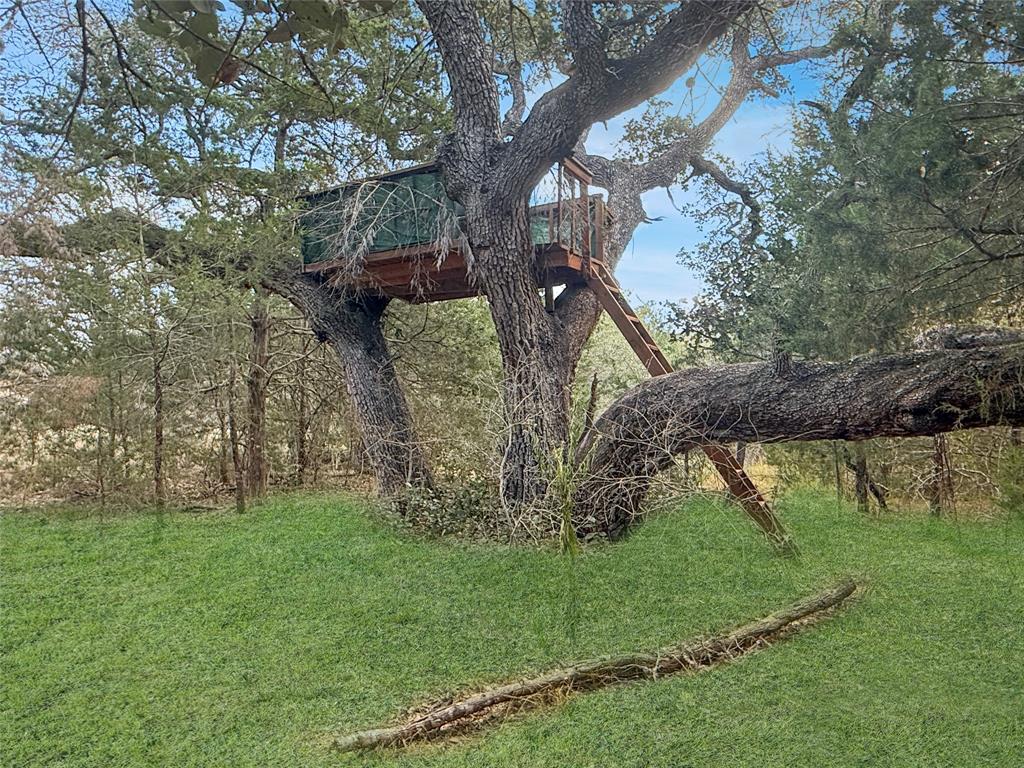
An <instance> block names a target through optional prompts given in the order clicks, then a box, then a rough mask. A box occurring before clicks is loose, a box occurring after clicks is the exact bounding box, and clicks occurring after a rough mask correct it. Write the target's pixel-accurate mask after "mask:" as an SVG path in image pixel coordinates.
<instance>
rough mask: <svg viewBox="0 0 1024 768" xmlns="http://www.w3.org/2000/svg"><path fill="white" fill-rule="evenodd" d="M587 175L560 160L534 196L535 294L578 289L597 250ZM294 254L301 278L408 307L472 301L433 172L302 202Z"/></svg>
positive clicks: (400, 175) (600, 205) (457, 229)
mask: <svg viewBox="0 0 1024 768" xmlns="http://www.w3.org/2000/svg"><path fill="white" fill-rule="evenodd" d="M592 180H593V179H592V176H591V174H590V171H588V170H587V169H586V167H584V166H583V165H582V164H581V163H579V162H578V161H576V160H574V159H572V158H568V159H566V160H564V161H562V162H561V163H559V164H558V165H557V166H555V168H554V169H552V172H551V173H550V174H549V175H548V177H546V178H545V180H544V181H542V182H541V184H540V185H538V187H537V189H536V190H535V191H534V195H533V197H534V202H535V203H536V204H535V205H533V206H531V208H530V233H531V236H532V239H533V243H534V252H535V259H536V262H535V265H536V270H535V271H536V274H537V276H538V288H539V289H540V288H543V289H545V293H546V296H547V301H548V303H549V304H550V302H551V300H552V295H553V290H552V289H553V288H554V287H555V286H558V285H566V284H570V283H581V282H586V281H587V278H588V275H589V274H590V273H591V272H592V271H593V268H594V265H593V263H592V262H593V261H594V260H598V261H599V260H600V257H601V255H602V254H603V252H604V233H605V230H606V228H607V225H608V222H609V221H610V217H611V214H610V212H609V211H608V209H607V207H606V206H605V204H604V200H603V198H602V197H601V196H600V195H591V194H589V193H588V187H589V185H590V183H591V182H592ZM306 202H307V210H306V213H305V214H304V216H303V221H302V223H303V241H302V256H303V269H304V270H305V271H307V272H321V273H328V274H330V275H331V276H332V277H334V278H336V279H338V280H340V281H344V282H347V283H349V284H352V285H356V286H358V287H360V288H362V289H363V290H367V291H376V292H379V293H381V294H384V295H386V296H391V297H393V298H398V299H404V300H406V301H411V302H429V301H443V300H446V299H458V298H465V297H468V296H476V295H479V294H480V289H479V288H478V287H477V286H476V285H475V284H474V282H473V280H472V276H471V275H470V274H469V273H468V270H467V266H466V258H465V247H464V242H463V238H462V234H461V233H462V227H461V224H462V213H463V212H462V208H461V206H460V205H459V204H458V203H456V202H455V201H453V200H452V199H451V198H449V197H448V196H447V194H446V193H445V189H444V183H443V181H442V179H441V173H440V170H439V169H438V168H437V166H436V165H434V164H426V165H419V166H415V167H412V168H407V169H404V170H401V171H395V172H393V173H388V174H384V175H381V176H375V177H372V178H368V179H363V180H360V181H354V182H349V183H348V184H345V185H343V186H341V187H338V188H336V189H330V190H327V191H324V192H320V193H317V194H314V195H310V196H309V197H307V198H306Z"/></svg>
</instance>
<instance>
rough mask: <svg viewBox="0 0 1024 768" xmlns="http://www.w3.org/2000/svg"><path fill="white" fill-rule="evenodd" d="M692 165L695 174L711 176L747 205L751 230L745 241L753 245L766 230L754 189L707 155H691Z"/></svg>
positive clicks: (720, 185)
mask: <svg viewBox="0 0 1024 768" xmlns="http://www.w3.org/2000/svg"><path fill="white" fill-rule="evenodd" d="M690 167H691V168H693V175H694V176H700V175H703V176H708V177H710V178H711V179H712V180H713V181H714V182H715V183H716V184H717V185H718V186H719V187H721V188H722V189H724V190H725V191H726V192H732V193H733V194H734V195H736V196H738V197H739V198H740V200H742V201H743V204H744V205H745V206H747V211H748V215H747V220H748V221H749V222H750V231H749V232H747V234H746V235H744V237H743V242H744V243H745V244H747V245H752V244H753V243H754V241H756V240H757V238H758V237H759V236H760V235H761V232H763V231H764V228H763V227H762V225H761V204H760V203H759V202H758V201H757V196H756V195H754V191H753V190H752V189H751V188H750V187H749V186H747V185H746V184H744V183H743V182H742V181H740V180H739V179H733V178H731V177H730V176H729V174H727V173H726V172H725V171H724V170H723V169H722V167H721V166H719V165H718V164H717V163H715V162H714V161H712V160H709V159H708V158H706V157H691V158H690Z"/></svg>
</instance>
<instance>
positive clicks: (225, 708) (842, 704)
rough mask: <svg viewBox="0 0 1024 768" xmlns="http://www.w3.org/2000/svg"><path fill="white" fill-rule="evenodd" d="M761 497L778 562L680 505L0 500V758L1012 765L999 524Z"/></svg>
mask: <svg viewBox="0 0 1024 768" xmlns="http://www.w3.org/2000/svg"><path fill="white" fill-rule="evenodd" d="M780 510H781V512H782V514H783V515H784V516H785V519H786V521H787V522H788V523H789V525H790V527H791V528H792V529H793V530H794V532H795V534H796V538H797V540H798V542H799V543H800V545H801V548H802V552H803V554H802V555H801V556H800V557H799V558H794V559H785V558H780V557H778V556H775V555H773V554H772V552H771V551H770V550H769V548H768V546H767V545H766V544H765V543H764V542H763V541H762V540H761V539H760V538H759V537H758V535H757V534H756V533H755V532H754V531H753V529H751V528H750V527H748V526H747V524H746V523H745V521H744V519H743V518H742V515H741V513H740V512H738V511H737V510H736V509H735V508H733V507H730V506H728V505H725V504H719V503H714V502H711V501H695V502H691V503H689V504H687V505H685V506H683V507H681V508H680V509H679V510H678V511H677V512H673V513H671V514H663V515H661V516H659V517H658V518H656V519H654V520H653V521H651V522H650V523H649V524H647V525H645V526H643V527H642V528H641V529H640V530H639V531H638V532H637V534H636V535H634V536H633V537H631V538H630V539H629V540H628V541H626V542H624V543H622V544H618V545H614V546H600V547H596V548H592V549H591V550H589V551H587V552H585V553H584V554H583V555H582V556H581V557H580V558H579V559H578V560H576V561H571V560H569V559H568V558H566V557H564V556H561V555H559V554H558V553H557V552H554V551H540V550H529V549H511V548H505V547H500V546H490V545H468V544H460V543H457V542H453V541H444V540H442V541H435V540H424V539H418V538H416V537H414V536H413V535H411V534H406V533H400V532H396V531H394V530H393V529H391V528H389V527H388V526H387V525H385V524H383V523H381V522H379V521H377V520H375V519H374V516H373V514H372V512H370V511H367V510H366V509H364V508H361V506H360V504H359V503H358V502H356V501H354V500H352V499H349V498H344V497H341V498H335V497H295V498H284V499H279V500H275V501H272V502H270V503H267V504H266V505H264V506H263V507H262V508H260V509H258V510H256V511H253V512H251V513H248V514H246V515H244V516H241V517H238V516H235V515H233V514H227V513H225V514H221V513H216V514H209V515H206V516H198V517H197V516H189V515H184V514H163V515H161V514H156V513H153V514H136V515H132V516H122V517H119V518H117V517H114V518H110V517H108V518H106V519H100V518H98V517H96V516H89V517H86V518H82V517H81V516H80V515H76V513H74V512H71V511H68V512H66V513H53V512H48V513H46V514H45V515H44V514H42V513H34V512H19V513H9V514H6V515H4V516H3V519H2V523H0V525H2V528H0V532H2V568H3V572H2V612H3V613H2V638H0V642H2V649H0V650H2V659H0V664H2V684H3V688H2V699H0V710H2V711H0V733H2V743H0V755H2V760H3V764H4V765H11V766H42V765H55V766H56V765H60V766H103V767H104V768H111V767H113V766H127V765H139V766H143V765H166V766H176V767H181V766H293V765H294V766H300V765H301V766H325V765H331V766H338V765H341V766H359V765H386V766H390V765H396V766H397V765H401V766H428V765H443V766H487V767H489V768H493V767H494V766H553V767H554V766H558V767H559V768H565V767H570V766H601V767H602V768H604V767H605V766H638V767H639V766H665V767H666V768H668V767H669V766H671V768H682V767H684V766H730V767H731V766H758V767H759V768H760V767H766V766H786V767H787V768H792V766H900V767H901V768H906V767H907V766H1022V765H1024V523H1021V522H1019V521H1018V522H1009V523H1006V522H1001V523H955V522H953V521H935V520H930V519H927V518H922V517H915V518H913V519H906V518H904V519H898V518H886V519H883V520H865V519H863V518H860V517H858V516H857V514H856V512H855V511H854V510H853V509H852V508H850V507H846V506H844V507H842V508H840V507H838V506H837V504H836V502H835V501H834V500H832V499H829V498H828V497H827V496H825V495H820V496H817V495H814V494H810V493H803V494H796V495H793V496H790V497H789V498H788V499H787V500H785V501H784V502H783V503H781V504H780ZM847 573H849V574H853V575H855V576H858V577H860V578H861V579H863V580H865V582H866V584H867V588H866V590H865V592H864V594H863V596H862V598H861V599H860V600H859V601H858V602H856V603H854V604H852V605H850V606H848V607H847V608H846V609H844V610H843V611H842V612H841V613H839V614H837V615H836V616H834V617H833V618H831V619H829V620H828V621H826V622H824V623H822V624H820V625H818V626H815V627H813V628H811V629H809V630H807V631H805V632H803V633H801V634H799V635H797V636H796V637H794V638H792V639H790V640H789V641H787V642H784V643H781V644H778V645H776V646H774V647H771V648H769V649H767V650H764V651H761V652H759V653H755V654H753V655H750V656H747V657H744V658H743V659H741V660H739V661H737V662H735V663H733V664H730V665H726V666H722V667H719V668H717V669H715V670H712V671H708V672H703V673H701V674H698V675H690V676H677V677H671V678H666V679H663V680H660V681H657V682H654V683H638V684H633V685H628V686H622V687H617V688H611V689H606V690H604V691H600V692H595V693H590V694H586V695H581V696H578V697H576V698H574V699H572V700H570V701H569V702H568V703H566V704H565V705H563V706H560V707H558V708H555V709H549V710H544V711H536V712H533V713H531V714H528V715H523V716H520V717H518V718H515V719H512V720H510V721H507V722H505V723H503V724H501V725H499V726H498V727H496V728H493V729H490V730H488V731H486V732H484V733H481V734H477V735H474V736H472V737H466V738H464V739H463V740H461V741H460V742H459V743H456V744H454V745H428V746H421V747H417V748H415V749H412V750H409V751H406V752H396V751H385V752H378V753H371V754H365V755H338V754H336V753H333V752H331V751H330V750H329V748H328V747H327V742H328V738H329V735H330V734H331V733H332V732H333V731H337V730H340V731H345V730H349V729H357V728H364V727H369V726H372V725H375V724H378V723H379V722H382V721H387V720H389V719H391V718H392V717H393V716H395V715H396V714H397V713H398V712H400V711H401V710H402V709H403V708H405V707H407V706H409V705H411V704H414V703H416V702H417V701H419V700H422V698H423V697H424V696H428V695H434V694H439V693H443V692H445V691H451V690H453V689H459V688H462V687H464V686H466V685H467V684H474V683H481V682H489V681H500V680H502V679H504V678H507V677H510V676H518V675H522V674H525V673H529V672H533V671H537V670H541V669H543V668H545V667H547V666H550V665H554V664H558V663H560V662H564V661H569V660H573V659H577V658H583V657H590V656H594V655H599V654H605V653H609V652H616V651H630V650H639V649H647V648H654V647H657V646H659V645H663V644H667V643H671V642H674V641H677V640H680V639H684V638H688V637H691V636H693V635H697V634H700V633H706V632H712V631H717V630H720V629H724V628H728V627H730V626H731V625H735V624H737V623H741V622H743V621H745V620H747V619H752V618H755V617H757V616H760V615H761V614H764V613H767V612H770V611H771V610H773V609H775V608H778V607H781V606H783V605H784V604H786V603H788V602H789V601H791V600H793V599H794V598H797V597H800V596H803V595H805V594H809V593H811V592H814V591H816V590H819V589H821V588H823V587H826V586H829V585H831V584H832V583H834V582H835V581H836V580H837V579H838V577H840V576H841V575H844V574H847Z"/></svg>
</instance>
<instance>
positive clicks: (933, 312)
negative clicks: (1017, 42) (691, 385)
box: [677, 3, 1024, 358]
mask: <svg viewBox="0 0 1024 768" xmlns="http://www.w3.org/2000/svg"><path fill="white" fill-rule="evenodd" d="M894 13H895V18H894V25H893V30H894V31H893V34H892V38H891V40H880V39H878V38H877V37H876V38H874V39H866V40H865V49H864V51H863V52H855V53H854V57H855V61H856V65H857V68H856V69H854V70H853V72H852V73H851V74H850V75H849V76H847V77H840V78H838V80H837V82H836V83H835V84H834V85H831V86H827V87H826V88H825V90H824V92H823V94H822V97H821V100H820V101H812V102H804V103H803V105H802V107H803V108H802V111H801V116H800V117H798V119H797V121H796V125H795V131H796V145H795V148H794V150H793V152H792V153H790V154H788V155H785V156H782V157H768V158H767V159H765V160H764V161H763V162H762V163H761V164H759V165H758V166H757V167H755V168H753V169H751V170H750V171H749V173H748V177H749V182H750V184H751V186H752V187H753V188H754V189H755V190H757V191H758V192H759V196H760V198H761V200H762V202H763V203H764V204H765V205H764V211H763V218H764V222H765V235H764V236H763V237H762V238H760V240H759V241H758V242H757V244H755V245H754V246H752V247H751V246H749V245H748V244H747V243H745V241H744V239H743V237H742V234H743V233H744V226H745V224H742V223H741V224H737V223H736V215H735V214H736V209H735V207H730V206H727V205H725V202H724V201H725V200H726V198H725V197H724V195H723V193H722V192H721V190H717V189H715V188H713V187H711V186H708V187H707V188H706V189H705V197H704V198H703V199H702V200H701V201H700V203H699V205H697V206H695V207H694V213H695V215H697V216H698V217H700V218H701V219H702V220H703V221H704V222H705V223H706V224H707V225H709V226H710V228H711V234H710V237H709V239H708V241H707V242H706V243H705V245H704V246H703V247H701V248H699V249H698V250H697V251H696V252H695V253H692V254H688V255H687V257H686V260H687V262H688V263H689V264H691V265H692V266H694V267H695V268H696V269H698V270H699V271H701V273H702V274H703V276H704V277H705V280H706V281H707V283H708V290H707V291H706V292H705V294H704V295H702V296H700V297H698V299H697V300H695V301H694V302H693V303H692V304H691V305H690V306H688V307H684V308H680V311H679V312H678V316H677V320H678V324H679V327H680V330H681V331H683V332H689V333H691V334H692V335H691V336H690V338H691V339H692V340H694V342H695V343H696V344H699V345H701V346H702V347H705V348H707V347H710V348H711V349H713V350H714V351H715V352H717V353H719V354H725V355H730V356H736V355H737V354H738V353H746V354H747V355H761V356H763V355H765V354H766V353H767V352H768V350H769V349H770V348H771V347H772V344H773V338H772V337H773V336H776V337H778V336H781V337H782V338H783V339H785V340H786V343H787V344H788V346H789V348H790V349H791V350H792V351H794V352H797V353H798V354H803V355H807V356H819V357H831V358H835V357H847V356H849V355H852V354H857V353H861V352H865V351H869V350H886V349H891V348H893V347H899V346H905V345H906V343H907V338H908V336H911V335H913V333H915V332H916V331H917V330H920V328H921V327H922V326H926V325H929V324H936V323H940V322H957V321H975V322H988V323H993V322H994V323H1008V324H1014V323H1020V322H1021V314H1020V307H1021V306H1024V292H1022V286H1024V259H1022V258H1021V253H1020V232H1021V231H1022V227H1024V208H1022V204H1021V201H1022V200H1024V174H1022V173H1021V169H1022V168H1024V151H1022V148H1021V144H1020V117H1019V115H1020V108H1021V101H1020V94H1021V89H1022V85H1024V80H1022V77H1021V73H1020V70H1019V67H1016V66H1012V65H1009V64H1003V63H1001V62H1005V61H1008V60H1010V59H1012V57H1013V56H1014V55H1015V54H1014V53H1013V52H1014V51H1015V50H1016V48H1015V47H1014V45H1013V44H1012V40H1013V39H1014V35H1015V34H1016V33H1015V32H1014V24H1015V23H1016V22H1017V20H1018V18H1019V7H1018V5H1017V4H1015V3H981V4H975V3H962V4H955V3H948V4H947V3H934V4H930V3H908V4H903V5H900V6H898V7H897V10H896V11H895V12H894ZM992 25H995V26H994V27H992ZM989 28H993V29H995V30H997V31H994V32H992V33H991V34H990V35H988V36H986V34H985V33H984V32H982V31H979V30H984V29H989ZM854 75H856V77H854ZM723 206H725V207H723Z"/></svg>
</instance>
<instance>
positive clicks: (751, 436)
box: [576, 342, 1024, 531]
mask: <svg viewBox="0 0 1024 768" xmlns="http://www.w3.org/2000/svg"><path fill="white" fill-rule="evenodd" d="M879 393H884V397H880V396H879ZM995 425H1010V426H1022V425H1024V343H1020V342H1018V343H1010V344H998V345H991V346H990V345H981V346H974V347H972V348H968V349H939V350H930V351H919V352H908V353H903V354H897V355H887V356H870V355H869V356H864V357H858V358H854V359H853V360H849V361H846V362H838V363H812V362H795V363H794V364H793V368H792V373H791V374H790V375H788V376H786V377H778V376H775V375H773V373H772V370H771V367H770V366H767V365H764V364H759V363H741V364H736V365H723V366H718V367H715V368H709V369H690V370H685V371H679V372H677V373H671V374H668V375H665V376H659V377H658V378H655V379H651V380H649V381H645V382H643V383H642V384H640V385H639V386H636V387H634V388H633V389H631V390H629V391H628V392H626V394H624V395H623V396H622V397H620V398H619V399H618V400H617V401H616V402H615V403H613V404H612V405H611V406H609V408H608V409H607V410H606V411H605V412H604V413H603V414H602V415H601V417H600V418H599V419H598V421H597V423H596V424H595V426H594V430H593V431H592V432H591V439H590V440H589V441H588V445H586V446H581V451H580V453H581V455H589V479H588V480H586V481H584V482H583V484H582V485H581V486H580V488H579V491H578V493H577V512H576V514H577V515H578V516H579V519H580V520H585V519H587V518H588V517H593V518H594V519H595V520H596V521H597V523H595V524H594V525H596V526H597V529H598V530H605V531H621V530H624V529H625V527H626V526H627V525H628V522H629V520H630V519H631V518H632V516H633V515H634V514H635V513H636V512H637V510H638V509H639V508H640V505H641V504H642V502H643V500H644V498H645V496H646V494H647V491H648V488H649V486H650V482H651V479H652V478H653V477H654V475H656V474H657V473H658V472H660V471H661V470H663V469H666V468H667V467H669V466H671V465H672V463H673V459H674V457H675V456H676V455H677V454H679V453H684V452H686V451H689V450H692V449H693V448H695V447H698V446H702V445H706V444H709V443H712V444H715V443H717V444H722V443H732V442H736V441H744V442H751V443H754V442H758V443H772V442H786V441H792V440H801V441H802V440H866V439H868V438H876V437H917V436H928V435H935V434H939V433H943V432H950V431H953V430H958V429H970V428H975V427H988V426H995ZM585 452H589V453H588V454H585Z"/></svg>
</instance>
